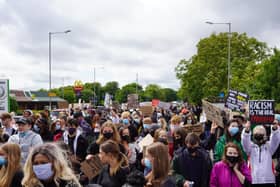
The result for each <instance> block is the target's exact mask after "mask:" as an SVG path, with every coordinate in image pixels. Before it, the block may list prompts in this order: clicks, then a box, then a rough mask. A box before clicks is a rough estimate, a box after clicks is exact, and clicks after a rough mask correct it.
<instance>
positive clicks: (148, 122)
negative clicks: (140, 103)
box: [143, 117, 152, 124]
mask: <svg viewBox="0 0 280 187" xmlns="http://www.w3.org/2000/svg"><path fill="white" fill-rule="evenodd" d="M143 124H152V119H151V118H150V117H146V118H144V119H143Z"/></svg>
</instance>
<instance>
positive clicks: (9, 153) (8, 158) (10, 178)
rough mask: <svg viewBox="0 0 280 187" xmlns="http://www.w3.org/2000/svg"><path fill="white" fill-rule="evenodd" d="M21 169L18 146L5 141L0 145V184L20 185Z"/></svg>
mask: <svg viewBox="0 0 280 187" xmlns="http://www.w3.org/2000/svg"><path fill="white" fill-rule="evenodd" d="M22 178H23V171H22V169H21V165H20V147H19V146H18V145H17V144H13V143H6V144H3V145H1V147H0V186H2V187H21V186H22V185H21V180H22Z"/></svg>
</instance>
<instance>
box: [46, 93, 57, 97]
mask: <svg viewBox="0 0 280 187" xmlns="http://www.w3.org/2000/svg"><path fill="white" fill-rule="evenodd" d="M48 96H49V97H56V94H55V93H54V92H49V93H48Z"/></svg>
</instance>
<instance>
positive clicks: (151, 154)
mask: <svg viewBox="0 0 280 187" xmlns="http://www.w3.org/2000/svg"><path fill="white" fill-rule="evenodd" d="M145 164H146V165H147V167H149V168H150V171H149V173H148V174H147V175H146V177H145V178H146V181H147V183H146V185H145V186H147V187H150V186H151V187H175V186H176V184H175V180H174V179H173V178H172V177H171V176H170V175H169V174H170V162H169V155H168V149H167V147H166V146H165V145H164V144H162V143H160V142H155V143H153V144H151V145H149V146H148V147H147V150H146V156H145Z"/></svg>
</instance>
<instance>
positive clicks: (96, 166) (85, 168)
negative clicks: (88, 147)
mask: <svg viewBox="0 0 280 187" xmlns="http://www.w3.org/2000/svg"><path fill="white" fill-rule="evenodd" d="M102 167H103V166H102V163H101V161H100V159H99V157H98V155H94V156H93V157H92V158H91V159H89V160H85V161H83V162H82V163H81V171H82V172H83V173H84V174H85V175H86V176H87V177H88V178H89V179H90V180H91V179H93V178H94V177H96V176H97V175H98V174H99V173H100V172H101V169H102Z"/></svg>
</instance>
